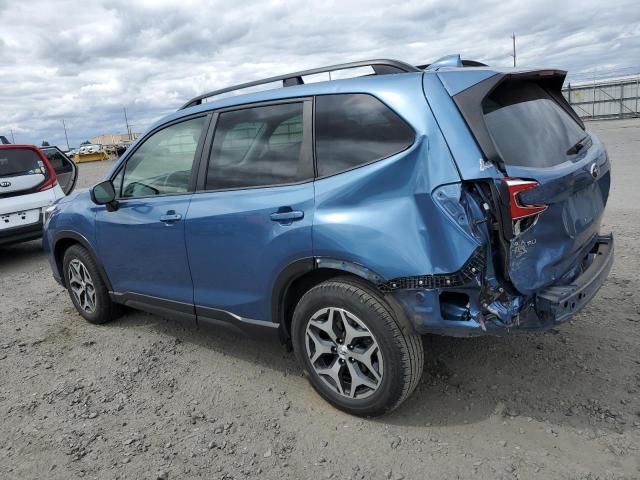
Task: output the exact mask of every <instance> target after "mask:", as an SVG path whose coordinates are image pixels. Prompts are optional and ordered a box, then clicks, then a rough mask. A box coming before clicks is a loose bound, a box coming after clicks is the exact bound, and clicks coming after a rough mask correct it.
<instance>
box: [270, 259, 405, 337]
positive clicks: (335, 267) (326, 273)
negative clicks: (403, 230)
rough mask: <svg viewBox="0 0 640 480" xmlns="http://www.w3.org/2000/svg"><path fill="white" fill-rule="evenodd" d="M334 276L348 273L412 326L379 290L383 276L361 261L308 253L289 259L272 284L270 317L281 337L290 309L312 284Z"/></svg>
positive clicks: (288, 334) (288, 329) (287, 327)
mask: <svg viewBox="0 0 640 480" xmlns="http://www.w3.org/2000/svg"><path fill="white" fill-rule="evenodd" d="M336 277H352V278H353V279H354V280H356V281H359V282H361V283H364V284H365V285H367V286H368V287H369V288H370V289H371V290H373V291H375V292H376V293H377V294H378V295H379V296H380V297H381V298H382V299H383V300H384V301H386V302H387V304H388V305H389V306H390V307H391V308H392V309H393V311H394V313H395V314H396V317H397V318H398V321H399V322H400V323H401V325H402V328H403V330H404V329H405V328H409V329H411V330H413V328H412V326H411V324H410V322H409V320H408V319H407V317H406V315H405V313H404V310H403V309H402V307H401V306H400V305H399V304H398V303H397V302H396V301H395V299H394V298H393V297H392V296H391V295H386V294H384V293H383V292H381V291H380V290H379V289H378V288H377V286H378V285H380V284H382V283H385V281H386V279H385V278H384V277H382V276H381V275H378V274H377V273H375V272H374V271H372V270H370V269H368V268H367V267H365V266H364V265H360V264H358V263H355V262H351V261H348V260H341V259H336V258H328V257H309V258H304V259H301V260H297V261H294V262H292V263H290V264H289V265H288V266H287V267H286V268H285V269H283V270H282V271H281V272H280V274H279V275H278V277H277V279H276V281H275V283H274V288H273V296H272V321H273V322H275V323H279V324H280V327H281V328H280V334H281V340H282V341H283V342H284V343H288V342H289V341H290V338H291V321H292V319H293V311H294V309H295V307H296V305H297V304H298V302H299V300H300V299H301V298H302V296H303V295H304V294H305V293H306V292H308V291H309V290H310V289H311V288H313V287H315V286H316V285H318V284H320V283H322V282H325V281H327V280H330V279H332V278H336Z"/></svg>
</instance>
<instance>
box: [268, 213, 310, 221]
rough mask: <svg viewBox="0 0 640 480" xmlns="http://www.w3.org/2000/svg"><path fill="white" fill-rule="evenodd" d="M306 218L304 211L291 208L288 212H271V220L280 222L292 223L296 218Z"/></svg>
mask: <svg viewBox="0 0 640 480" xmlns="http://www.w3.org/2000/svg"><path fill="white" fill-rule="evenodd" d="M303 218H304V212H303V211H301V210H289V211H288V212H282V211H278V212H274V213H272V214H271V220H273V221H274V222H280V223H291V222H293V221H294V220H301V219H303Z"/></svg>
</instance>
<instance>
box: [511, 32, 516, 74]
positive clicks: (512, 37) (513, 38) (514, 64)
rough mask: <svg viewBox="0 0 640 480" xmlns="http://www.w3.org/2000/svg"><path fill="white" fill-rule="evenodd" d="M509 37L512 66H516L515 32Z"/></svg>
mask: <svg viewBox="0 0 640 480" xmlns="http://www.w3.org/2000/svg"><path fill="white" fill-rule="evenodd" d="M511 39H512V40H513V55H512V56H513V68H516V34H515V32H514V33H513V34H512V35H511Z"/></svg>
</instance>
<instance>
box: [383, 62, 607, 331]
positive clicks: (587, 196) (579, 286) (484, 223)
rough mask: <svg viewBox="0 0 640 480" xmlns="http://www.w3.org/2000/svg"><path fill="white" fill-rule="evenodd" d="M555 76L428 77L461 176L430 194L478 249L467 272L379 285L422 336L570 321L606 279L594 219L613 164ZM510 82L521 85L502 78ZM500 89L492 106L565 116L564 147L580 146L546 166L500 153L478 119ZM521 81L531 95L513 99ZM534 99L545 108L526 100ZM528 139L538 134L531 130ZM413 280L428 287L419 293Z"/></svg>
mask: <svg viewBox="0 0 640 480" xmlns="http://www.w3.org/2000/svg"><path fill="white" fill-rule="evenodd" d="M439 75H440V77H439ZM563 79H564V72H559V71H533V72H515V73H513V72H509V73H503V72H499V71H487V70H486V69H478V70H475V69H473V70H472V71H471V72H470V71H462V70H460V69H458V70H445V71H443V72H440V73H439V74H438V73H427V74H425V76H424V91H425V96H426V98H427V100H428V103H429V106H430V108H431V111H432V112H433V113H434V114H435V117H436V119H437V122H438V126H439V128H440V129H441V131H442V132H443V134H444V136H445V139H446V141H447V145H448V147H449V149H450V151H451V153H452V155H453V157H454V159H455V161H456V166H457V168H458V171H459V174H460V177H461V179H462V181H461V182H460V183H454V184H449V185H444V186H441V187H439V188H436V189H435V190H434V191H433V192H432V197H433V199H434V202H435V203H436V204H437V205H438V207H439V208H440V210H441V211H442V212H443V213H444V214H445V215H446V216H447V217H448V219H449V221H450V222H452V223H454V224H455V225H456V226H457V228H458V230H459V233H460V235H461V236H464V237H467V238H474V239H476V241H477V242H478V244H479V245H480V246H481V247H480V248H478V250H477V251H476V252H474V254H473V255H472V256H470V257H469V259H468V261H467V263H465V266H467V265H471V264H473V265H474V268H475V271H473V272H472V271H471V270H463V269H461V270H459V271H456V272H451V273H450V274H449V275H442V276H439V277H435V278H431V277H416V278H415V279H407V278H398V279H392V280H391V281H389V282H387V283H385V284H384V285H382V286H381V287H382V289H383V290H384V289H389V290H390V294H391V295H392V296H393V298H394V299H395V300H397V301H398V302H399V303H400V304H401V305H402V307H403V308H404V310H405V311H406V312H409V314H410V317H411V320H412V323H413V324H414V326H415V328H416V329H417V330H418V331H420V332H422V333H427V332H431V333H441V334H446V335H458V336H469V335H479V334H484V333H489V334H495V335H502V334H506V333H508V332H511V331H517V330H522V331H526V330H530V329H543V328H548V327H551V326H553V325H557V324H559V323H562V322H565V321H567V320H569V319H570V318H571V316H572V315H573V314H574V313H575V312H577V311H578V310H580V309H581V308H582V307H584V305H586V303H587V302H588V301H589V300H590V299H591V298H592V297H593V296H594V295H595V293H596V292H597V291H598V289H599V287H600V286H601V284H602V283H603V282H604V280H605V279H606V276H607V275H608V272H609V270H610V268H611V264H612V261H613V239H612V237H611V236H610V235H609V236H603V235H601V234H600V223H601V220H602V215H603V212H604V207H605V205H606V201H607V197H608V194H609V188H610V172H609V169H610V165H609V161H608V157H607V155H606V151H605V149H604V147H603V146H602V144H601V143H600V142H599V140H598V139H597V138H596V137H595V136H593V135H591V134H589V132H586V131H584V130H583V128H584V126H583V125H582V123H581V122H580V121H579V119H577V117H576V116H575V113H574V112H573V111H572V110H571V109H570V107H568V105H565V103H566V102H564V99H562V98H561V95H560V93H559V92H560V88H561V86H562V82H563ZM515 81H517V82H523V81H526V82H527V83H526V84H525V83H521V84H518V83H515V84H514V83H512V84H506V83H505V82H515ZM500 85H507V87H509V88H510V89H511V90H512V92H508V93H509V95H503V97H505V96H507V97H510V99H511V100H510V103H506V104H500V103H499V102H500V100H501V99H500V96H499V95H498V96H497V97H496V98H497V100H496V101H494V104H495V105H493V107H492V108H493V109H494V110H495V109H498V108H506V107H510V106H511V105H515V107H517V108H518V109H521V110H522V109H524V110H525V111H526V109H527V108H529V109H531V105H533V107H536V108H534V111H545V109H547V111H549V112H551V113H550V115H553V116H554V118H553V119H552V120H553V121H558V122H560V120H561V122H560V123H562V122H565V126H567V128H569V129H571V130H572V132H574V133H573V137H568V138H569V140H568V141H570V143H571V144H573V143H574V141H575V138H577V137H576V135H578V134H579V132H584V138H581V139H580V142H581V143H580V142H578V143H576V145H573V146H571V148H569V149H567V150H568V151H567V153H566V155H567V157H566V158H565V157H564V155H565V154H564V150H565V146H564V145H559V147H560V148H556V151H557V152H555V153H554V154H556V155H560V154H561V156H559V157H558V158H551V159H548V160H549V161H548V162H547V163H548V165H544V167H545V168H540V167H537V166H535V165H531V162H530V161H528V160H527V158H523V159H518V160H517V161H514V160H513V158H512V157H509V156H508V155H505V147H504V145H503V146H502V151H501V149H500V148H499V147H498V146H497V144H496V142H495V141H494V138H492V134H493V135H495V129H494V131H493V132H492V131H490V129H488V128H487V127H486V125H485V122H484V115H485V114H486V113H487V108H486V105H485V106H484V110H483V99H484V98H485V97H487V96H489V95H491V94H492V92H494V91H495V89H496V88H498V87H499V86H500ZM520 85H522V86H523V88H524V87H525V86H530V87H529V90H531V91H533V92H534V93H533V94H531V93H530V92H529V93H528V95H530V96H532V98H524V99H517V98H516V99H515V100H513V92H515V93H516V94H517V92H518V88H520ZM507 87H505V88H507ZM536 95H537V96H536ZM494 96H495V95H494ZM531 101H537V102H545V103H544V104H542V105H538V104H535V103H526V102H531ZM496 102H498V103H496ZM563 102H564V103H563ZM516 120H517V119H516ZM528 120H529V121H531V120H532V119H528ZM523 124H526V122H525V121H523ZM532 124H533V125H535V124H536V123H535V120H533V123H532ZM525 140H527V141H540V139H539V138H536V137H535V132H533V133H532V137H531V138H527V139H525ZM556 141H558V140H556ZM516 146H517V145H516ZM553 146H554V147H555V145H553ZM529 147H531V148H530V150H529V154H530V155H534V154H538V153H540V152H537V151H536V150H535V145H533V146H531V145H529ZM522 150H523V151H524V150H525V149H524V148H523V149H522ZM515 152H516V153H517V152H518V150H517V149H516V150H515ZM538 156H539V157H540V159H541V160H543V161H545V160H547V159H545V156H544V155H538ZM503 157H505V158H507V161H505V158H503ZM521 179H522V181H523V182H525V183H527V182H528V183H531V184H532V188H526V189H522V191H521V192H520V193H518V194H517V195H512V194H513V190H512V189H510V185H509V180H516V182H515V183H518V181H521ZM514 206H520V207H524V208H522V210H523V211H524V212H525V214H524V215H523V216H522V218H520V217H516V216H514V212H515V210H514ZM527 206H538V207H540V208H531V209H530V210H531V211H532V212H533V213H532V214H531V215H527V214H526V213H527V210H528V209H527V208H526V207H527ZM444 247H446V246H444ZM479 255H480V256H481V261H477V259H478V256H479ZM474 262H476V263H474ZM460 279H463V280H464V281H460ZM420 280H422V282H423V284H424V285H429V286H430V287H431V288H429V287H427V288H424V287H423V288H420V287H422V285H420V284H419V283H418V284H416V281H418V282H419V281H420ZM447 281H449V282H450V283H449V284H447V283H446V282H447ZM393 285H396V287H397V288H394V287H393Z"/></svg>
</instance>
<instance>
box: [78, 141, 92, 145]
mask: <svg viewBox="0 0 640 480" xmlns="http://www.w3.org/2000/svg"><path fill="white" fill-rule="evenodd" d="M80 145H91V142H90V141H89V140H85V141H84V142H82V143H81V144H80Z"/></svg>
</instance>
